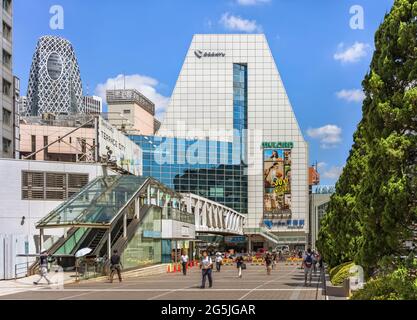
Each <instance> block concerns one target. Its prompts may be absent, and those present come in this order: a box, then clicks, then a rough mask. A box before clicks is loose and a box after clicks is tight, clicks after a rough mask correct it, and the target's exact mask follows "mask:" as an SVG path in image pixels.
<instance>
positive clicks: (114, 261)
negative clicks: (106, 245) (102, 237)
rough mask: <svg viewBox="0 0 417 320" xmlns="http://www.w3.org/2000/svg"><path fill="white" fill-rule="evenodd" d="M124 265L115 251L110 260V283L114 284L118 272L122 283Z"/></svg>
mask: <svg viewBox="0 0 417 320" xmlns="http://www.w3.org/2000/svg"><path fill="white" fill-rule="evenodd" d="M121 268H122V263H121V261H120V255H119V253H118V252H117V250H114V251H113V255H112V256H111V258H110V270H111V272H110V283H113V277H114V274H115V273H116V272H117V276H118V277H119V282H122V273H121V272H122V271H121V270H122V269H121Z"/></svg>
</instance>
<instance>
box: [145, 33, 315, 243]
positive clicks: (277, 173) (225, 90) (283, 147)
mask: <svg viewBox="0 0 417 320" xmlns="http://www.w3.org/2000/svg"><path fill="white" fill-rule="evenodd" d="M157 135H158V136H160V137H165V138H166V137H168V138H175V139H176V140H178V139H179V140H180V141H181V139H183V140H188V141H189V140H194V141H204V140H205V141H217V142H219V143H221V142H223V143H226V144H231V145H232V146H233V148H225V149H224V150H226V151H227V150H229V151H228V152H229V153H231V154H230V157H229V158H228V161H230V158H234V159H235V158H236V155H237V156H238V159H237V161H232V162H233V163H232V164H234V165H238V166H240V168H243V170H237V171H236V172H239V174H243V175H245V176H246V177H245V178H244V180H245V182H243V183H242V181H240V184H239V188H234V189H232V190H229V193H230V192H232V193H240V196H242V192H243V193H245V194H244V197H245V198H247V203H245V208H243V209H242V210H241V211H243V213H247V221H246V226H245V230H246V233H247V234H248V235H250V237H249V238H250V241H249V242H250V243H252V246H251V250H253V249H256V247H261V246H268V247H274V246H279V245H290V246H293V247H297V246H298V245H299V246H303V245H305V244H306V239H307V237H306V236H307V233H308V211H309V205H308V193H309V191H308V190H309V187H308V183H309V182H308V145H307V143H306V142H305V140H304V138H303V135H302V132H301V130H300V127H299V125H298V122H297V120H296V117H295V114H294V112H293V109H292V107H291V103H290V101H289V99H288V96H287V93H286V91H285V88H284V85H283V82H282V80H281V77H280V74H279V72H278V69H277V66H276V64H275V61H274V58H273V56H272V53H271V50H270V48H269V45H268V42H267V40H266V38H265V36H264V35H263V34H206V35H202V34H198V35H195V36H194V38H193V40H192V43H191V46H190V48H189V50H188V52H187V56H186V58H185V62H184V65H183V67H182V70H181V73H180V75H179V78H178V81H177V83H176V86H175V89H174V92H173V94H172V98H171V101H170V103H169V106H168V108H167V111H166V114H165V118H164V120H163V121H162V125H161V128H160V130H159V132H158V133H157ZM155 138H156V137H155ZM170 141H172V140H170ZM182 145H183V146H184V145H187V144H182ZM210 145H212V144H211V143H207V146H206V147H204V145H203V151H204V152H206V153H207V158H210V155H211V154H212V153H213V152H214V150H212V148H211V147H210ZM215 148H217V149H218V147H215ZM215 148H213V149H215ZM177 149H178V148H177ZM177 149H172V150H177ZM197 149H198V148H197ZM197 149H194V150H193V151H192V152H189V151H188V150H185V151H182V152H183V153H184V154H185V155H186V157H185V158H187V157H188V156H190V155H191V156H196V157H197V160H198V159H204V158H205V157H204V156H201V155H199V152H201V151H202V150H201V149H200V150H197ZM177 158H181V157H178V155H177V157H176V159H177ZM215 158H216V157H215ZM220 158H221V157H220ZM216 159H217V158H216ZM187 160H188V158H187ZM235 160H236V159H235ZM228 161H226V162H223V163H222V162H221V161H220V163H219V168H222V165H223V166H224V165H225V164H226V165H227V164H230V163H229V162H228ZM197 162H198V161H197ZM188 163H189V162H188ZM145 166H146V164H145ZM183 166H184V164H183ZM189 167H190V168H194V169H195V168H197V167H198V168H199V169H200V171H201V169H202V168H205V167H204V164H203V165H201V163H200V165H199V166H198V164H195V163H194V162H193V163H192V164H190V163H189ZM166 168H167V167H165V169H166ZM213 168H214V169H215V167H213V166H212V167H210V169H213ZM145 170H146V169H145ZM195 173H196V175H197V176H196V177H194V179H195V181H196V185H197V186H198V188H197V189H198V190H205V189H207V190H206V191H207V192H206V193H205V194H204V195H205V196H206V197H208V198H216V200H215V201H219V202H222V201H221V200H220V199H221V198H222V193H223V198H227V196H226V195H225V193H226V190H222V186H219V184H216V185H215V188H214V189H213V190H214V191H213V190H212V189H210V185H209V184H208V183H207V181H210V177H208V178H207V177H205V178H204V179H200V180H199V179H198V171H196V172H195ZM205 174H208V173H207V170H205ZM210 174H211V175H213V178H212V179H214V180H216V179H218V176H216V170H214V171H213V173H210ZM220 174H221V175H222V179H224V181H225V183H224V185H225V188H227V187H228V182H227V176H226V177H223V174H225V175H227V172H225V171H224V170H222V171H220ZM230 179H231V183H232V182H233V181H236V179H235V177H231V178H230ZM177 180H178V179H177ZM232 180H233V181H232ZM199 181H204V184H205V185H204V186H202V185H199V183H200V182H199ZM174 187H175V186H174ZM190 189H193V188H190ZM194 189H195V188H194ZM198 190H197V191H198ZM189 191H190V192H196V190H189ZM211 191H213V194H211ZM197 193H198V192H197ZM214 195H215V196H214ZM237 198H239V196H237ZM226 205H228V204H227V201H226Z"/></svg>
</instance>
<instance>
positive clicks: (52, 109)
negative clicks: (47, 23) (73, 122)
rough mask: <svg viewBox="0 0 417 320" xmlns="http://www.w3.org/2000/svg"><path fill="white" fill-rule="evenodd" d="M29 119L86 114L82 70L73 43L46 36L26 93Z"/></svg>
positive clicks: (38, 53) (40, 47)
mask: <svg viewBox="0 0 417 320" xmlns="http://www.w3.org/2000/svg"><path fill="white" fill-rule="evenodd" d="M27 99H28V107H27V114H26V115H28V116H41V115H42V114H43V113H53V114H75V113H84V112H85V110H83V109H84V106H83V92H82V83H81V77H80V69H79V66H78V62H77V58H76V56H75V52H74V49H73V47H72V45H71V43H70V42H69V41H68V40H66V39H63V38H60V37H54V36H44V37H41V38H40V39H39V41H38V45H37V47H36V52H35V54H34V55H33V61H32V67H31V70H30V75H29V85H28V92H27Z"/></svg>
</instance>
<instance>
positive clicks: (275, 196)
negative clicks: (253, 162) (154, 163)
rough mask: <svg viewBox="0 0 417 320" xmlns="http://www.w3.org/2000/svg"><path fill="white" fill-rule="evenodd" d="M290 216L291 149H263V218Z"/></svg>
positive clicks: (277, 218) (273, 218)
mask: <svg viewBox="0 0 417 320" xmlns="http://www.w3.org/2000/svg"><path fill="white" fill-rule="evenodd" d="M290 217H291V149H264V219H266V220H279V219H288V218H290Z"/></svg>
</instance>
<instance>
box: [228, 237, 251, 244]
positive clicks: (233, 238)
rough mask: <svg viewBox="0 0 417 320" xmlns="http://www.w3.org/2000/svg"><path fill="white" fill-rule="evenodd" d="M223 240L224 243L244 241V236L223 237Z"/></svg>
mask: <svg viewBox="0 0 417 320" xmlns="http://www.w3.org/2000/svg"><path fill="white" fill-rule="evenodd" d="M224 242H226V243H245V242H246V237H241V236H239V237H224Z"/></svg>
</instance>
